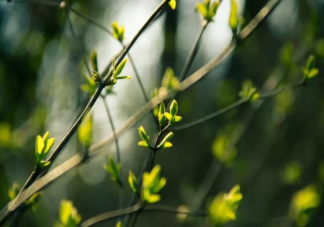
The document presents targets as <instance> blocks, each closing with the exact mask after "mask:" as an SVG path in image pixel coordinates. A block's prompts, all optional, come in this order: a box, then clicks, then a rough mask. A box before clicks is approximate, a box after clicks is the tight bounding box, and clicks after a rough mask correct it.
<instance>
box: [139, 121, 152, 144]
mask: <svg viewBox="0 0 324 227" xmlns="http://www.w3.org/2000/svg"><path fill="white" fill-rule="evenodd" d="M138 134H139V135H140V137H141V138H142V140H143V141H140V142H139V143H138V145H139V146H142V147H148V146H149V145H150V137H149V136H148V135H147V133H146V131H145V129H144V127H143V126H141V127H139V128H138Z"/></svg>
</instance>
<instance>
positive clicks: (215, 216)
mask: <svg viewBox="0 0 324 227" xmlns="http://www.w3.org/2000/svg"><path fill="white" fill-rule="evenodd" d="M242 198H243V196H242V194H241V193H240V186H239V185H236V186H234V187H233V188H232V189H231V191H230V192H229V193H223V192H222V193H219V194H218V195H217V196H216V197H215V198H214V199H213V201H212V202H211V204H210V205H209V207H208V214H209V218H210V220H211V222H212V224H213V225H214V226H221V225H223V224H225V223H227V222H229V221H232V220H235V219H236V210H237V209H238V205H239V203H240V202H241V200H242Z"/></svg>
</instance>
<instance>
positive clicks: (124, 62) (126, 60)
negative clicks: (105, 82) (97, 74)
mask: <svg viewBox="0 0 324 227" xmlns="http://www.w3.org/2000/svg"><path fill="white" fill-rule="evenodd" d="M127 62H128V59H127V58H125V59H124V60H123V61H122V62H121V63H120V64H119V65H118V67H117V69H116V71H115V73H114V74H115V77H116V76H118V75H120V74H121V73H122V71H123V69H124V68H125V65H126V63H127Z"/></svg>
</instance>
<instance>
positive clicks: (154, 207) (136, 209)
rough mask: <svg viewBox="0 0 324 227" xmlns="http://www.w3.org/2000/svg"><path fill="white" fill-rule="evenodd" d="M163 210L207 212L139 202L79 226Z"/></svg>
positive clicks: (174, 212) (182, 212)
mask: <svg viewBox="0 0 324 227" xmlns="http://www.w3.org/2000/svg"><path fill="white" fill-rule="evenodd" d="M139 211H141V212H145V213H146V212H163V213H169V214H174V215H178V214H182V215H187V216H191V217H206V216H207V213H206V212H205V211H194V212H191V211H188V212H186V211H181V210H179V209H178V208H175V207H171V206H166V205H160V204H158V205H150V206H148V207H145V208H144V207H143V205H141V204H135V205H134V206H130V207H127V208H124V209H120V210H116V211H110V212H107V213H103V214H100V215H97V216H95V217H92V218H90V219H88V220H86V221H84V222H83V223H81V227H90V226H94V225H97V224H100V223H102V222H105V221H109V220H111V219H114V218H118V217H122V216H126V215H129V214H133V213H136V212H139Z"/></svg>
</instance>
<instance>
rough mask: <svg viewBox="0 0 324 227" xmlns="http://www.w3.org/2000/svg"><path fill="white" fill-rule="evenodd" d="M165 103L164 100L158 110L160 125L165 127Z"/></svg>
mask: <svg viewBox="0 0 324 227" xmlns="http://www.w3.org/2000/svg"><path fill="white" fill-rule="evenodd" d="M164 113H165V105H164V102H161V104H160V107H159V111H158V116H157V117H158V120H159V125H160V127H163V125H164V124H165V120H166V119H165V116H164Z"/></svg>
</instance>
